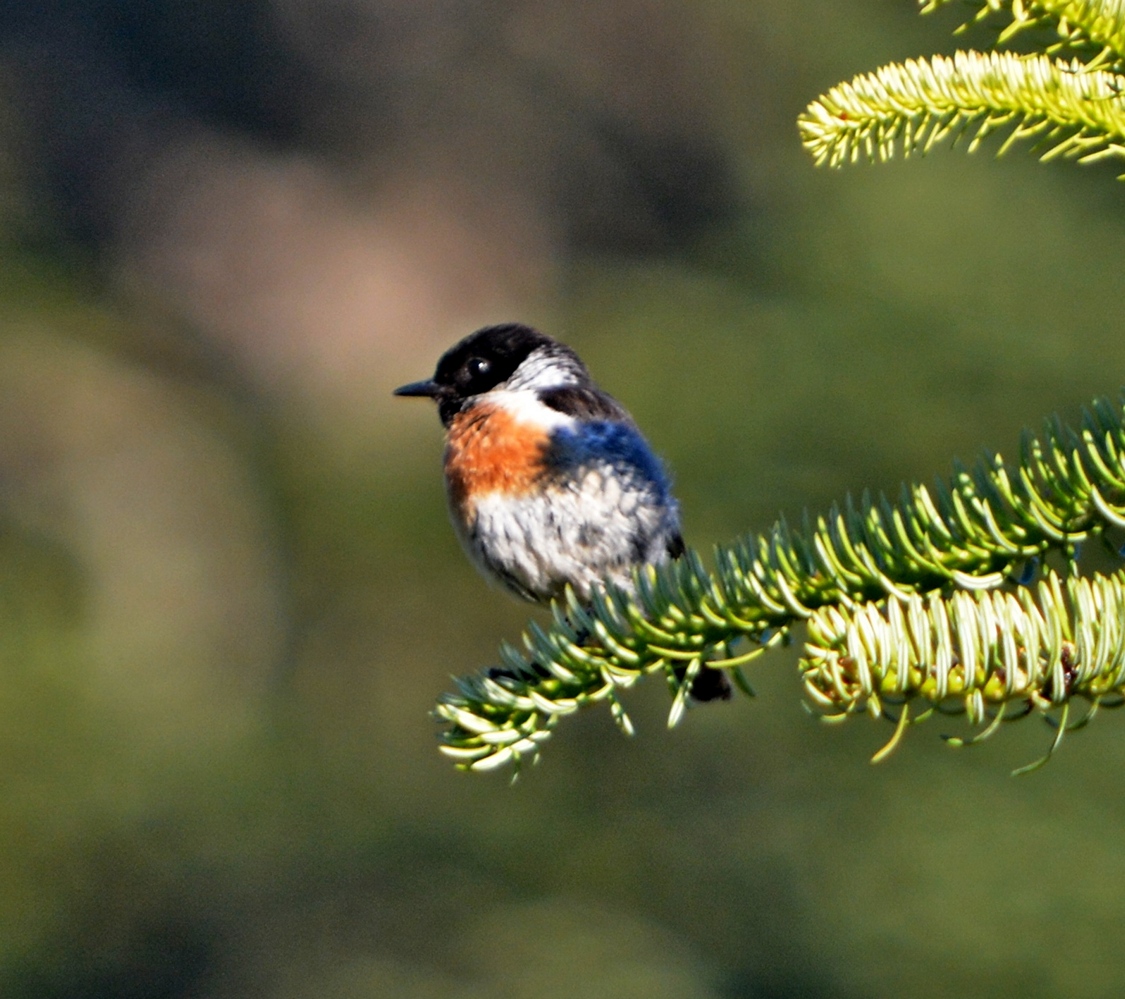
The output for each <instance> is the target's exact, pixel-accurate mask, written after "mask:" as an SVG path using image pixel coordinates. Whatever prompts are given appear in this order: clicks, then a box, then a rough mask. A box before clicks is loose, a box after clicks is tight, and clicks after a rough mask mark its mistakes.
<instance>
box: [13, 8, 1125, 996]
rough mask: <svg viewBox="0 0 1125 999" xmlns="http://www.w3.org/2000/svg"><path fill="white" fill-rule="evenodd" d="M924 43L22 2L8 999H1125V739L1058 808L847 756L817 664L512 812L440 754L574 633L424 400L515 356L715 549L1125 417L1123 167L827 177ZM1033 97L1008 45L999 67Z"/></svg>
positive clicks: (1101, 743) (595, 725)
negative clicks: (519, 333)
mask: <svg viewBox="0 0 1125 999" xmlns="http://www.w3.org/2000/svg"><path fill="white" fill-rule="evenodd" d="M956 23H957V20H956V12H953V13H951V15H950V16H949V17H944V18H927V19H922V18H918V17H917V16H916V13H915V9H914V5H913V4H912V3H910V2H909V0H880V2H859V0H848V2H839V0H836V2H828V0H758V2H754V3H746V2H742V3H736V2H731V0H694V2H689V0H619V2H616V3H613V4H592V3H574V2H561V3H560V2H556V3H550V2H546V0H477V2H465V0H323V2H320V3H314V2H311V0H260V2H222V3H220V2H217V0H200V2H197V3H194V4H181V3H175V2H171V0H118V2H116V3H98V2H94V0H78V2H75V0H71V2H62V0H54V2H41V3H36V4H26V3H17V2H14V0H5V2H0V621H2V627H0V676H2V678H3V682H2V685H0V690H2V691H3V694H2V696H0V994H2V995H3V996H5V997H12V999H236V997H251V996H253V997H266V999H323V997H332V999H335V997H340V999H368V997H384V996H390V997H400V996H401V997H405V999H427V997H431V996H433V997H437V996H443V997H447V996H454V997H466V999H469V997H472V999H477V997H485V996H488V997H513V999H515V997H525V996H544V997H560V999H561V997H572V996H598V997H607V999H615V997H630V999H632V997H637V999H640V997H645V999H651V997H665V996H666V997H676V999H679V997H692V999H693V997H700V999H703V997H707V999H719V997H754V999H758V997H761V999H781V997H798V996H800V997H828V996H833V997H835V996H842V997H859V996H898V995H902V994H904V993H907V994H910V995H912V996H919V997H925V996H935V997H936V996H949V995H957V996H961V997H972V996H981V997H985V996H988V997H997V996H1009V995H1010V996H1020V997H1022V999H1028V997H1037V996H1043V997H1047V996H1052V997H1053V996H1060V995H1065V996H1068V997H1087V996H1089V997H1098V996H1108V995H1117V994H1120V993H1121V991H1122V989H1123V988H1125V971H1123V970H1122V968H1121V962H1120V955H1119V951H1120V948H1119V946H1118V943H1117V936H1116V933H1117V927H1119V926H1120V925H1121V923H1122V920H1123V919H1125V897H1123V895H1122V893H1121V892H1120V891H1119V890H1118V889H1117V885H1116V878H1115V876H1114V872H1116V871H1118V870H1119V869H1120V867H1121V863H1122V859H1123V847H1122V846H1121V836H1120V835H1119V831H1120V829H1121V827H1122V822H1123V820H1125V806H1123V805H1121V804H1118V803H1117V794H1116V792H1113V790H1112V788H1113V787H1115V786H1116V784H1115V781H1116V780H1117V779H1118V777H1119V775H1120V773H1121V771H1122V765H1123V764H1125V719H1122V718H1119V717H1116V716H1113V715H1112V714H1110V715H1108V716H1105V717H1102V718H1099V719H1098V722H1097V724H1096V725H1094V726H1092V727H1091V728H1090V729H1089V730H1087V731H1086V732H1084V733H1083V734H1081V735H1079V736H1076V737H1073V738H1070V739H1068V740H1067V742H1066V743H1065V744H1064V747H1063V750H1062V752H1061V753H1060V754H1059V756H1058V757H1057V758H1056V759H1055V761H1054V762H1052V764H1051V765H1050V766H1049V767H1048V768H1046V770H1044V771H1042V772H1039V773H1037V774H1035V775H1034V776H1032V777H1028V778H1024V779H1020V780H1013V779H1011V778H1010V777H1009V776H1008V771H1009V770H1010V769H1011V768H1012V767H1013V766H1017V765H1020V764H1023V763H1026V762H1029V761H1030V760H1032V759H1034V758H1035V757H1036V756H1037V755H1039V754H1040V753H1041V752H1042V751H1043V750H1044V749H1045V748H1046V744H1047V741H1048V740H1049V737H1050V734H1049V732H1048V731H1047V730H1046V729H1045V728H1043V727H1042V726H1040V725H1039V724H1038V723H1036V722H1032V721H1028V722H1026V723H1024V724H1023V725H1019V726H1011V727H1008V728H1006V729H1005V731H1003V732H1001V733H1000V734H999V735H998V736H997V737H996V738H995V739H994V740H993V741H992V742H991V743H989V744H987V746H986V747H985V748H983V749H976V750H972V751H964V752H953V751H951V750H948V749H946V748H945V747H943V745H942V744H941V742H940V740H939V739H938V738H937V736H938V735H939V733H941V732H944V731H948V730H951V729H952V730H957V725H956V722H955V721H950V722H946V723H944V727H943V723H939V722H930V723H929V724H927V725H925V726H922V727H921V728H919V729H918V730H916V731H913V732H911V733H909V736H908V738H907V739H906V740H905V744H904V745H903V746H902V747H901V748H900V749H899V751H898V752H897V754H896V755H895V756H893V757H892V758H891V759H890V760H889V761H888V762H887V763H885V764H883V765H881V766H879V767H870V766H869V765H868V763H867V758H868V756H869V755H870V753H871V752H873V751H874V750H875V749H876V748H877V747H878V746H879V745H881V744H882V742H883V741H884V740H885V739H886V738H887V737H888V736H889V735H890V730H889V729H888V728H886V727H883V726H877V725H874V724H872V723H870V722H868V721H865V720H862V719H857V720H855V721H852V722H850V723H849V724H847V725H845V726H843V727H842V728H830V727H826V726H822V725H819V724H817V723H816V722H814V721H813V720H812V719H810V718H809V717H808V716H807V715H806V714H805V712H804V711H803V710H802V708H801V705H800V696H799V685H798V683H797V678H796V673H795V670H794V668H793V667H794V662H795V654H794V653H793V651H787V652H780V653H777V654H774V655H773V656H771V657H769V658H768V659H766V660H765V661H764V662H762V663H760V664H759V665H756V666H755V667H754V668H753V669H752V670H751V679H752V681H753V682H754V684H755V685H756V687H757V688H758V691H759V697H758V698H757V699H756V700H754V701H750V700H745V699H743V700H738V701H736V702H733V703H731V704H729V705H717V706H712V707H709V708H707V709H700V710H696V711H693V712H692V713H691V714H690V716H689V717H688V718H687V719H686V721H685V722H684V723H683V724H682V725H681V726H680V728H678V729H677V730H675V731H674V732H671V733H669V732H668V731H666V729H665V725H664V719H665V715H666V711H667V708H668V698H667V694H666V691H665V690H664V689H663V685H662V684H660V683H656V682H650V683H648V684H643V685H642V686H641V687H640V688H639V689H637V690H636V691H635V692H633V693H632V694H631V695H630V696H629V698H628V705H629V707H630V710H631V711H632V713H633V715H634V719H635V721H636V722H637V724H638V727H639V730H640V734H639V736H638V737H637V738H636V739H633V740H627V739H624V738H623V737H621V736H620V735H619V734H618V733H617V732H616V731H615V730H614V728H613V725H612V722H611V721H610V718H609V715H608V712H605V711H601V712H591V713H589V714H586V715H583V716H581V717H579V718H576V719H570V720H568V721H567V722H565V723H564V724H562V725H561V726H560V728H559V730H558V732H557V734H556V736H555V737H554V738H553V739H552V740H551V742H550V743H549V744H548V745H547V747H546V753H545V755H544V758H543V760H542V762H541V764H540V766H539V767H537V768H535V769H533V770H529V771H527V772H525V773H524V775H523V776H522V777H521V779H520V781H519V782H518V783H517V784H516V785H515V786H514V787H513V786H509V785H508V783H507V781H506V778H505V776H504V775H501V776H500V777H499V778H497V777H495V776H493V777H491V778H487V777H469V776H465V775H462V774H459V773H456V772H455V771H454V770H453V769H452V767H451V766H450V765H449V764H448V763H447V762H446V761H444V760H443V759H442V758H441V757H440V756H439V755H438V753H437V752H436V748H435V739H434V729H433V725H432V723H431V721H430V720H429V719H428V717H427V712H428V710H429V709H430V707H431V705H432V704H433V701H434V699H435V697H436V696H437V695H438V694H439V693H440V692H441V691H443V690H445V689H447V688H448V687H449V686H450V681H449V676H450V674H456V673H464V672H468V671H471V670H473V669H475V668H477V667H479V666H483V665H486V664H488V663H489V662H491V661H493V658H494V656H495V650H496V646H497V643H498V642H499V640H500V639H502V638H509V639H514V638H515V637H516V636H517V635H518V633H519V630H520V627H521V625H522V623H523V622H524V621H525V620H526V619H527V617H528V616H529V615H530V614H532V613H534V612H533V611H532V610H531V609H529V608H526V607H521V606H518V605H517V604H515V603H513V602H511V601H510V600H509V599H508V598H507V597H505V596H504V595H503V594H501V593H499V592H497V591H495V590H492V589H490V588H489V587H488V586H487V585H486V584H485V583H484V582H483V580H481V579H480V578H478V577H477V576H476V575H475V574H474V572H473V570H472V569H471V567H470V566H469V565H468V564H467V562H466V561H465V560H464V558H463V557H462V555H461V553H460V552H459V551H458V549H457V546H456V543H455V541H454V539H453V535H452V532H451V530H450V528H449V526H448V524H447V522H446V519H445V513H444V505H443V497H442V490H441V485H440V470H439V460H440V451H441V434H440V427H439V426H438V423H437V419H436V417H435V415H434V413H433V412H432V411H431V409H430V408H429V407H427V406H423V405H421V404H410V403H409V402H406V401H403V400H393V399H392V398H391V397H390V390H391V389H392V388H393V387H394V386H395V385H398V384H401V383H403V382H405V381H409V380H414V379H417V378H422V377H425V376H427V375H428V374H429V373H430V371H431V370H432V366H433V363H434V361H435V360H436V358H437V356H438V355H439V354H440V353H441V351H442V350H444V349H445V347H447V346H448V345H449V344H451V343H452V342H453V341H455V340H456V339H458V338H459V337H461V336H463V335H464V334H466V333H468V332H470V331H471V330H472V329H474V328H476V327H478V326H480V325H483V324H485V323H488V322H497V321H504V320H511V319H520V320H523V321H529V322H533V323H535V324H538V325H540V326H542V327H543V328H544V329H546V330H547V331H548V332H551V333H553V334H555V335H558V336H560V337H562V338H564V339H566V340H567V341H568V342H570V343H571V344H573V345H574V346H575V347H576V348H577V349H578V350H579V351H580V353H581V354H582V355H583V357H584V358H585V359H586V360H587V361H588V362H589V364H590V366H591V368H592V369H593V370H594V372H595V374H596V375H597V377H598V378H599V381H600V382H601V383H602V384H603V385H604V386H605V387H606V388H607V389H608V390H610V391H612V392H613V393H614V394H615V395H617V396H618V397H619V398H621V399H622V400H623V401H624V402H625V403H626V404H627V405H628V406H629V408H630V409H631V410H632V411H633V413H634V414H635V415H636V417H637V418H638V421H639V422H640V423H641V425H642V426H643V427H644V428H645V429H646V431H647V432H648V434H649V436H650V437H651V439H652V441H653V442H654V444H655V445H656V447H657V448H658V450H659V451H660V452H661V453H662V454H663V455H664V456H665V457H666V458H667V459H668V461H669V463H670V464H671V466H672V467H673V468H674V470H675V472H676V476H677V490H678V493H679V495H680V498H681V501H682V504H683V507H684V515H685V520H686V526H687V535H688V540H689V543H691V544H693V545H695V546H697V547H699V548H701V549H702V550H704V551H706V550H708V549H709V548H710V546H711V545H712V544H714V543H716V542H725V541H728V540H730V539H731V538H733V537H734V536H735V535H736V534H738V533H740V532H743V531H747V530H751V529H755V530H757V529H764V528H766V527H768V526H769V524H770V523H771V522H772V520H773V519H774V518H775V517H776V516H777V514H778V513H779V512H785V513H786V514H788V515H790V516H792V515H796V514H799V512H800V511H801V510H802V509H803V508H805V507H808V508H810V509H813V510H819V509H823V508H825V507H826V506H827V505H828V504H830V503H831V502H832V501H833V500H836V499H842V498H843V497H844V495H845V494H846V493H848V492H849V491H851V492H853V493H855V492H859V491H862V490H863V489H864V488H872V489H880V488H883V489H888V490H897V488H898V484H899V483H900V482H901V481H903V480H912V479H923V480H927V481H928V480H930V479H932V477H933V476H934V475H936V474H944V473H945V472H947V470H948V469H949V467H950V462H951V460H952V459H953V458H954V457H957V456H960V457H963V458H967V459H970V458H972V457H974V456H975V455H976V454H977V453H978V452H979V451H980V450H981V449H982V448H985V447H991V448H999V449H1001V450H1002V451H1004V453H1006V454H1013V453H1014V452H1015V450H1016V442H1017V434H1018V431H1019V429H1020V428H1021V427H1022V426H1025V425H1034V424H1036V423H1037V422H1038V421H1039V419H1040V418H1041V417H1043V416H1045V415H1047V414H1048V413H1050V412H1052V411H1055V410H1059V411H1061V412H1063V413H1064V414H1065V415H1067V416H1068V417H1073V416H1074V415H1075V414H1076V413H1077V410H1078V407H1079V406H1080V405H1081V404H1082V403H1084V402H1086V401H1087V400H1088V399H1090V398H1091V397H1092V396H1094V395H1096V394H1115V393H1116V392H1117V390H1118V388H1119V386H1120V384H1121V382H1122V375H1121V372H1122V370H1123V365H1125V338H1123V337H1122V336H1121V308H1120V302H1121V289H1120V270H1121V261H1122V259H1123V258H1125V252H1123V251H1125V211H1123V209H1122V201H1121V199H1122V189H1121V188H1120V186H1119V185H1118V184H1117V183H1116V182H1115V181H1114V179H1113V177H1114V169H1113V167H1112V166H1107V167H1104V168H1101V167H1100V168H1097V169H1081V168H1078V167H1075V166H1071V165H1065V164H1064V165H1054V166H1050V167H1048V166H1041V165H1039V164H1037V163H1036V162H1035V161H1034V159H1033V158H1032V157H1031V156H1028V155H1026V154H1025V153H1023V152H1022V151H1020V152H1016V153H1013V154H1011V155H1010V156H1008V157H1007V158H1005V159H1004V160H1000V161H995V160H992V159H990V158H989V157H988V156H987V155H980V156H975V157H966V156H965V155H964V154H963V153H961V152H959V151H958V152H946V151H942V152H940V153H938V154H935V155H934V156H932V157H930V158H928V159H925V160H915V161H910V162H908V163H901V162H899V163H895V164H891V165H889V166H886V167H879V168H875V167H857V168H854V169H850V170H847V171H843V172H839V173H828V172H823V171H817V170H815V169H814V168H813V166H812V164H811V162H810V161H809V160H808V158H807V157H806V156H805V155H804V154H803V153H802V152H801V150H800V148H799V143H798V139H797V134H796V128H795V125H794V120H795V117H796V115H797V114H798V113H799V112H800V111H801V109H802V108H803V107H804V105H805V104H806V103H807V102H808V101H809V100H811V99H812V98H814V97H815V96H816V95H817V94H818V93H820V92H821V91H822V90H824V89H826V88H827V87H828V86H830V85H832V84H833V83H835V82H837V81H838V80H840V79H843V78H845V77H847V76H850V75H851V74H853V73H856V72H859V71H862V70H867V69H873V68H875V67H876V66H877V65H879V64H881V63H883V62H886V61H889V60H891V59H899V58H905V57H908V56H912V55H918V54H925V53H930V52H934V51H949V50H950V49H951V48H952V45H953V42H952V40H951V38H950V32H951V30H952V28H953V27H955V25H956ZM975 40H976V41H977V42H978V43H979V44H984V43H985V39H984V37H983V36H980V35H978V36H976V39H975Z"/></svg>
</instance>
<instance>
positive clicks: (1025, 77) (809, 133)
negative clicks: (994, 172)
mask: <svg viewBox="0 0 1125 999" xmlns="http://www.w3.org/2000/svg"><path fill="white" fill-rule="evenodd" d="M798 127H799V128H800V131H801V138H802V141H803V143H804V146H805V148H806V149H807V150H808V151H809V152H810V153H811V154H812V156H813V158H814V159H815V161H816V163H817V165H828V166H833V167H838V166H842V165H844V164H845V163H855V162H857V161H859V160H860V159H861V158H864V159H868V160H875V161H886V160H889V159H891V158H892V157H893V156H894V155H895V154H896V152H897V151H899V150H901V152H902V154H903V155H904V156H910V155H911V154H912V153H926V152H928V151H929V150H930V149H932V148H933V147H934V146H935V145H936V144H938V143H940V142H943V141H945V140H947V139H949V140H956V139H957V138H959V137H961V136H962V135H965V134H969V135H970V136H971V137H970V139H969V144H968V149H969V152H972V151H974V150H975V149H976V148H977V147H978V146H979V145H980V144H981V142H982V141H983V140H984V139H985V138H986V137H987V136H988V135H990V134H992V133H993V132H995V131H997V130H998V129H1002V128H1005V127H1010V129H1011V131H1010V132H1009V134H1008V137H1007V139H1006V140H1005V141H1004V143H1003V145H1002V146H1001V148H1000V152H1004V150H1006V149H1007V148H1008V147H1009V146H1010V145H1011V144H1012V143H1014V142H1017V141H1020V140H1023V139H1032V140H1035V141H1036V143H1037V145H1039V146H1040V147H1043V148H1044V152H1043V153H1042V154H1041V156H1040V158H1041V159H1043V160H1049V159H1053V158H1056V157H1060V156H1065V157H1073V158H1077V159H1078V160H1079V161H1080V162H1091V161H1093V160H1097V159H1101V158H1104V157H1109V156H1120V157H1125V76H1121V75H1118V74H1117V73H1112V72H1109V71H1108V70H1100V69H1088V68H1085V67H1083V66H1082V65H1081V64H1078V63H1064V62H1061V61H1059V60H1056V59H1052V58H1050V57H1049V56H1045V55H1029V56H1020V55H1016V54H1014V53H1010V52H986V53H980V52H957V53H955V54H954V56H953V58H951V59H950V58H947V57H945V56H933V57H932V58H930V59H910V60H907V61H906V62H905V63H901V64H899V63H892V64H890V65H887V66H884V67H883V68H881V69H879V70H877V71H876V72H874V73H864V74H861V75H860V76H857V77H855V78H854V79H853V80H851V81H850V82H848V83H841V84H839V85H838V86H836V87H833V88H832V89H831V90H830V91H828V93H827V94H825V95H823V96H822V97H820V98H819V99H818V100H816V101H813V103H812V104H810V105H809V106H808V108H807V109H806V111H805V112H804V114H802V115H801V116H800V118H799V119H798Z"/></svg>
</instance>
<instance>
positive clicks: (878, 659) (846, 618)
mask: <svg viewBox="0 0 1125 999" xmlns="http://www.w3.org/2000/svg"><path fill="white" fill-rule="evenodd" d="M801 671H802V674H803V676H804V682H805V691H806V694H807V695H808V699H809V702H810V703H811V705H812V706H813V708H814V710H816V711H818V712H821V713H822V714H823V715H824V716H825V717H826V718H827V719H829V720H842V719H843V718H846V717H847V716H848V715H849V714H854V713H856V712H862V711H866V712H867V713H869V714H871V715H872V716H873V717H876V718H878V717H883V718H887V719H888V720H890V721H892V722H894V723H895V732H894V735H893V736H892V737H891V740H890V741H889V742H888V743H887V744H886V746H884V747H883V749H881V750H880V751H879V752H878V753H876V754H875V756H874V758H873V759H874V760H875V761H878V760H880V759H882V758H883V757H884V756H885V755H886V754H887V753H888V752H890V750H891V749H893V748H894V746H895V745H896V744H897V743H898V741H899V739H900V738H901V736H902V734H903V732H904V731H905V729H906V726H907V725H909V724H912V723H917V722H919V721H922V720H924V719H925V718H927V717H929V716H930V715H931V714H933V713H934V711H935V710H936V711H940V712H942V713H963V714H965V715H966V716H967V717H968V721H969V723H970V724H972V725H977V726H982V728H981V731H980V732H978V733H977V735H975V736H973V737H971V738H968V739H961V738H952V737H949V736H946V737H945V738H946V740H947V741H948V742H949V743H951V744H952V745H957V746H964V745H970V744H973V743H977V742H980V741H982V740H984V739H986V738H988V737H989V736H990V735H992V734H993V733H994V732H995V731H996V730H997V729H998V728H999V727H1000V725H1001V724H1002V723H1003V722H1006V721H1014V720H1017V719H1019V718H1022V717H1024V716H1026V715H1027V714H1029V713H1031V712H1037V713H1039V714H1041V715H1043V716H1044V717H1046V718H1048V719H1049V720H1052V721H1054V724H1055V725H1056V735H1055V739H1054V742H1053V743H1052V745H1051V747H1050V749H1049V750H1048V752H1047V755H1046V756H1044V757H1043V758H1042V759H1040V760H1038V761H1037V762H1036V763H1033V764H1031V765H1030V766H1028V767H1021V768H1020V769H1019V770H1017V771H1015V772H1016V773H1026V772H1028V771H1029V770H1033V769H1035V768H1036V767H1038V766H1041V765H1042V764H1043V763H1045V762H1047V760H1048V759H1049V758H1050V756H1051V754H1052V753H1053V752H1054V751H1055V750H1056V749H1057V748H1058V746H1059V743H1060V742H1061V741H1062V737H1063V735H1064V734H1065V733H1066V732H1068V731H1073V730H1074V729H1076V728H1080V727H1082V726H1083V725H1085V724H1086V722H1088V721H1089V720H1090V719H1091V718H1092V717H1093V716H1094V714H1095V713H1096V711H1097V709H1098V707H1099V706H1100V705H1106V706H1110V707H1118V706H1120V705H1121V704H1122V703H1125V572H1118V573H1116V574H1114V575H1113V576H1109V577H1107V576H1100V575H1095V576H1093V577H1092V578H1090V579H1085V578H1077V577H1076V578H1071V579H1067V580H1066V581H1065V582H1064V581H1063V580H1061V579H1060V577H1059V576H1058V574H1057V573H1054V572H1047V573H1045V575H1044V578H1043V579H1042V581H1041V582H1040V583H1039V585H1038V587H1037V588H1034V589H1033V588H1031V587H1028V586H1021V587H1018V588H1017V590H1016V592H1013V593H1007V592H999V591H991V592H983V593H982V592H976V593H971V592H967V591H959V592H956V593H954V594H952V596H951V597H949V598H946V597H944V596H942V595H941V594H930V595H928V596H926V597H923V596H920V595H919V594H916V593H915V594H910V595H908V596H906V597H904V598H898V597H891V598H888V599H887V600H882V601H879V602H877V603H867V604H861V605H859V606H858V607H826V608H822V609H821V610H819V611H817V612H816V613H815V614H814V615H813V616H812V618H811V619H810V621H809V628H808V641H807V644H806V646H805V653H804V657H803V658H802V661H801ZM1076 699H1082V700H1085V701H1086V703H1087V708H1086V711H1085V713H1084V714H1083V715H1082V716H1081V717H1079V718H1077V719H1072V718H1071V705H1072V702H1073V701H1074V700H1076ZM917 702H921V704H922V708H921V710H920V711H917V712H916V713H915V714H914V715H913V716H912V715H911V706H912V705H913V704H916V703H917ZM896 711H897V714H896ZM1056 715H1057V716H1058V718H1057V720H1055V716H1056Z"/></svg>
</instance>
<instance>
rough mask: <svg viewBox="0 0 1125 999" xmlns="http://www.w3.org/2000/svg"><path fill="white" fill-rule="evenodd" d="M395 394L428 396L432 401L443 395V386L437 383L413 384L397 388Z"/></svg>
mask: <svg viewBox="0 0 1125 999" xmlns="http://www.w3.org/2000/svg"><path fill="white" fill-rule="evenodd" d="M394 394H395V395H419V396H426V397H427V398H430V399H436V398H437V397H438V396H439V395H440V394H441V386H440V385H439V384H438V383H437V382H435V381H425V382H411V383H410V384H409V385H403V386H402V387H401V388H396V389H395V391H394Z"/></svg>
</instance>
